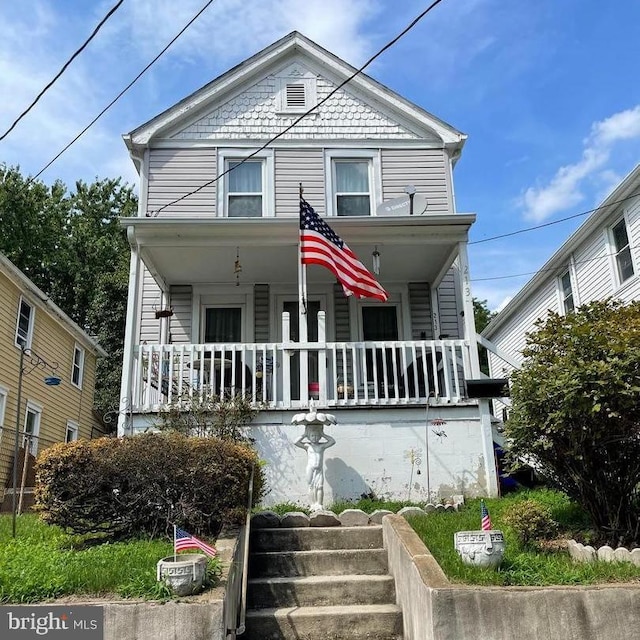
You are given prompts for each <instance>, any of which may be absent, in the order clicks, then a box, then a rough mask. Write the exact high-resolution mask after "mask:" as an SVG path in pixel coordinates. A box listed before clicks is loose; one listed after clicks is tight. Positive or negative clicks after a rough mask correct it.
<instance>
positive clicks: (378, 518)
mask: <svg viewBox="0 0 640 640" xmlns="http://www.w3.org/2000/svg"><path fill="white" fill-rule="evenodd" d="M392 515H393V511H389V510H388V509H376V510H375V511H374V512H373V513H372V514H371V515H370V516H369V522H370V523H371V524H382V518H384V517H385V516H392Z"/></svg>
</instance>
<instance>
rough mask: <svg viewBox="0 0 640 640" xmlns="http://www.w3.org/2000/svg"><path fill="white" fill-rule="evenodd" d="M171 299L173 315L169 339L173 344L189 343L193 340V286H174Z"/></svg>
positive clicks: (170, 321) (170, 322) (171, 290)
mask: <svg viewBox="0 0 640 640" xmlns="http://www.w3.org/2000/svg"><path fill="white" fill-rule="evenodd" d="M170 300H171V308H172V309H173V316H171V318H170V320H169V341H170V342H171V343H173V344H178V343H179V344H185V343H186V344H189V343H190V342H191V300H192V289H191V287H190V286H188V285H175V286H172V287H171V289H170Z"/></svg>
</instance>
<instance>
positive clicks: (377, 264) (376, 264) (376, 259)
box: [371, 245, 380, 275]
mask: <svg viewBox="0 0 640 640" xmlns="http://www.w3.org/2000/svg"><path fill="white" fill-rule="evenodd" d="M371 256H372V257H373V273H375V274H376V275H380V252H379V251H378V245H376V246H375V247H374V248H373V253H372V254H371Z"/></svg>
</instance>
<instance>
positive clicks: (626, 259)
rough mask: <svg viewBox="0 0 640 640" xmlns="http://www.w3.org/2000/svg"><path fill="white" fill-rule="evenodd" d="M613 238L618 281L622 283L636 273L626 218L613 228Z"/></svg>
mask: <svg viewBox="0 0 640 640" xmlns="http://www.w3.org/2000/svg"><path fill="white" fill-rule="evenodd" d="M611 238H612V240H613V250H614V256H615V260H616V269H617V274H618V282H619V284H622V283H623V282H625V281H626V280H628V279H629V278H630V277H631V276H632V275H633V274H634V269H633V260H632V258H631V247H630V246H629V235H628V234H627V224H626V222H625V219H624V218H622V220H620V222H618V223H617V224H615V225H613V227H612V228H611Z"/></svg>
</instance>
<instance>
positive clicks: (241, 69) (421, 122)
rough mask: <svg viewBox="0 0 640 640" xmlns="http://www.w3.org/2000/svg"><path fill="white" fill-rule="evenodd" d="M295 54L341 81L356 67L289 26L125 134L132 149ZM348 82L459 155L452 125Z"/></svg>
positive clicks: (369, 85) (363, 82)
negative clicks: (178, 100)
mask: <svg viewBox="0 0 640 640" xmlns="http://www.w3.org/2000/svg"><path fill="white" fill-rule="evenodd" d="M296 55H301V56H303V57H306V58H308V59H310V60H311V61H312V62H315V63H316V65H317V66H319V67H321V68H325V69H328V70H330V71H331V72H332V74H333V75H335V76H336V77H337V78H340V79H341V80H346V79H347V78H348V77H350V76H351V75H352V74H354V73H355V72H356V68H355V67H353V66H351V65H350V64H348V63H346V62H345V61H344V60H342V59H341V58H339V57H338V56H336V55H334V54H333V53H331V52H330V51H327V50H326V49H324V48H323V47H321V46H320V45H318V44H316V43H315V42H313V41H312V40H309V39H308V38H307V37H305V36H303V35H302V34H301V33H299V32H297V31H292V32H291V33H289V34H288V35H286V36H284V37H283V38H281V39H280V40H278V41H276V42H274V43H273V44H271V45H269V46H268V47H266V48H265V49H263V50H262V51H260V52H258V53H256V54H255V55H253V56H251V57H250V58H247V59H246V60H245V61H244V62H241V63H240V64H238V65H236V66H235V67H233V68H232V69H230V70H229V71H226V72H225V73H223V74H222V75H220V76H218V77H217V78H215V79H214V80H212V81H211V82H209V83H208V84H206V85H205V86H204V87H202V88H200V89H198V90H197V91H195V92H194V93H192V94H191V95H189V96H187V97H186V98H184V99H182V100H181V101H180V102H178V103H176V104H175V105H173V106H172V107H170V108H168V109H166V110H165V111H163V112H162V113H160V114H158V115H157V116H155V117H154V118H152V119H151V120H149V121H148V122H146V123H144V124H142V125H140V126H139V127H137V128H136V129H134V130H133V131H131V132H130V133H128V134H126V135H125V136H123V138H124V141H125V143H126V145H127V147H128V148H129V151H130V153H131V154H132V155H137V154H138V153H139V152H140V151H141V150H142V149H143V148H144V147H146V146H147V145H148V144H149V142H150V141H151V140H152V139H153V138H158V137H161V136H162V135H163V133H164V132H166V131H169V130H174V129H175V128H176V126H177V125H178V124H179V123H180V122H182V121H184V122H186V121H190V120H192V119H193V118H194V117H195V116H196V114H199V113H202V112H204V110H205V109H207V108H211V107H212V106H215V104H216V103H217V102H219V101H220V100H221V99H223V98H224V97H225V96H227V95H229V94H230V93H231V92H233V91H237V90H238V89H239V88H240V87H242V86H245V85H248V84H250V83H251V82H252V81H255V80H256V79H257V78H258V77H260V76H264V75H266V74H267V73H268V72H269V70H270V69H272V68H274V67H277V66H279V65H282V64H283V63H284V62H285V61H286V60H287V59H289V58H293V57H294V56H296ZM347 86H352V87H353V88H354V89H360V90H361V91H362V92H364V93H366V94H368V95H371V96H373V97H375V100H376V101H377V102H378V103H380V104H382V105H383V106H384V107H386V108H387V109H389V110H391V111H392V112H395V113H398V114H399V115H400V116H402V117H404V118H405V119H406V120H408V121H410V122H413V123H415V124H416V125H417V126H418V127H420V128H422V129H427V130H429V131H431V132H433V134H435V135H436V136H437V137H438V138H439V139H441V140H442V143H443V145H444V146H445V148H447V149H448V150H449V153H450V155H451V157H452V158H454V159H455V158H457V157H458V156H459V154H460V152H461V150H462V147H463V145H464V142H465V140H466V138H467V136H466V135H465V134H463V133H461V132H460V131H458V130H456V129H454V128H453V127H452V126H451V125H449V124H447V123H445V122H444V121H442V120H440V119H439V118H437V117H436V116H434V115H432V114H431V113H429V112H427V111H425V110H424V109H422V108H420V107H418V106H417V105H415V104H413V103H412V102H409V101H408V100H406V99H405V98H403V97H402V96H400V95H399V94H397V93H395V92H394V91H392V90H391V89H389V88H387V87H386V86H384V85H383V84H381V83H379V82H377V81H376V80H374V79H373V78H371V77H370V76H367V75H366V74H364V73H360V74H358V75H356V76H355V77H354V78H353V79H352V80H351V81H350V82H349V85H347Z"/></svg>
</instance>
